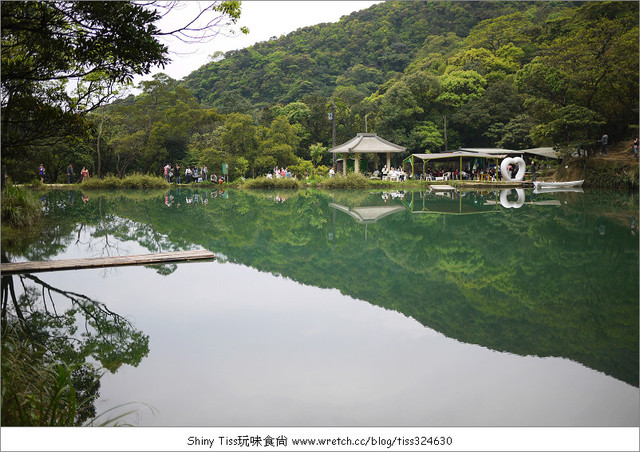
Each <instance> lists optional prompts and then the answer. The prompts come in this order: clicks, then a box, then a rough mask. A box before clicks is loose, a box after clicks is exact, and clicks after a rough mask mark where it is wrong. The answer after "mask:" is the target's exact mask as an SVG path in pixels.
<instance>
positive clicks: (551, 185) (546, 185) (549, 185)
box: [533, 179, 584, 188]
mask: <svg viewBox="0 0 640 452" xmlns="http://www.w3.org/2000/svg"><path fill="white" fill-rule="evenodd" d="M583 182H584V179H583V180H570V181H567V182H545V181H535V182H534V183H533V186H534V187H535V188H569V187H582V183H583Z"/></svg>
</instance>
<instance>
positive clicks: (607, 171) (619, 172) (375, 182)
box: [2, 152, 640, 222]
mask: <svg viewBox="0 0 640 452" xmlns="http://www.w3.org/2000/svg"><path fill="white" fill-rule="evenodd" d="M618 154H620V155H616V154H614V153H613V152H612V153H611V154H610V155H609V156H607V157H608V158H604V157H591V158H585V157H571V158H567V159H564V160H563V161H562V162H560V163H559V164H555V165H554V166H557V167H555V168H554V167H551V168H547V169H543V170H539V171H538V180H547V181H550V180H557V181H568V180H581V179H584V181H585V182H584V186H585V187H587V188H611V189H622V190H624V189H627V190H637V189H638V186H639V179H640V176H639V171H638V161H637V160H635V159H631V161H629V159H628V158H625V157H627V156H626V154H624V153H620V152H619V153H618ZM438 184H447V185H453V186H455V187H460V188H476V187H478V188H486V187H499V188H507V187H525V188H526V187H531V186H532V180H531V177H530V175H529V174H527V176H526V177H525V180H524V181H522V182H507V181H496V182H488V181H477V180H448V181H444V182H436V181H421V180H412V179H409V180H407V181H403V182H391V181H382V180H379V179H370V178H369V177H368V176H366V175H365V174H363V173H352V172H351V173H348V174H347V175H346V176H343V175H342V174H336V175H335V176H334V177H332V178H329V177H328V176H319V177H318V176H316V177H313V178H308V179H306V180H301V179H293V178H268V177H265V176H259V177H256V178H251V179H242V178H241V179H236V180H234V181H231V182H228V183H224V184H220V185H219V184H217V183H213V182H197V183H195V182H194V183H190V184H176V183H171V182H167V181H166V180H165V179H164V178H163V177H162V176H159V175H150V174H132V175H129V176H125V177H123V178H119V177H117V176H113V175H109V176H106V177H103V178H96V177H94V178H91V179H89V180H88V181H84V182H78V183H75V184H47V183H42V182H39V181H34V182H32V183H30V184H19V185H15V187H24V188H32V189H41V188H42V189H44V188H46V189H65V188H70V187H75V188H81V189H86V190H112V189H167V188H171V187H200V188H215V187H232V188H241V189H272V188H278V189H303V188H320V189H323V188H324V189H362V188H379V187H384V188H388V187H394V188H425V187H429V186H431V185H438ZM9 185H10V184H7V186H9ZM12 193H13V192H12ZM9 205H11V202H9ZM8 211H9V210H8ZM2 216H3V222H4V221H5V210H4V189H3V211H2Z"/></svg>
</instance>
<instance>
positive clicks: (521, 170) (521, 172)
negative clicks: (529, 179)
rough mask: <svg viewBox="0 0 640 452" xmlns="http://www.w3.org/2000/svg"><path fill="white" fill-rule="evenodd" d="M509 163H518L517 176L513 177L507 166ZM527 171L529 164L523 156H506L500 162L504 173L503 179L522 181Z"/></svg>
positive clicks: (501, 172) (501, 171) (501, 170)
mask: <svg viewBox="0 0 640 452" xmlns="http://www.w3.org/2000/svg"><path fill="white" fill-rule="evenodd" d="M509 164H514V165H518V174H516V177H514V178H511V174H509V171H507V167H508V166H509ZM526 171H527V164H526V163H524V160H523V159H522V158H521V157H515V158H511V157H509V158H506V159H504V160H503V161H502V163H501V164H500V174H502V179H504V180H506V181H522V180H524V173H525V172H526Z"/></svg>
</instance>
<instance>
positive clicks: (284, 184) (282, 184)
mask: <svg viewBox="0 0 640 452" xmlns="http://www.w3.org/2000/svg"><path fill="white" fill-rule="evenodd" d="M242 186H243V187H246V188H288V189H298V188H302V186H303V184H302V182H300V181H299V180H298V179H288V178H269V177H257V178H255V179H249V180H247V181H245V182H244V184H243V185H242Z"/></svg>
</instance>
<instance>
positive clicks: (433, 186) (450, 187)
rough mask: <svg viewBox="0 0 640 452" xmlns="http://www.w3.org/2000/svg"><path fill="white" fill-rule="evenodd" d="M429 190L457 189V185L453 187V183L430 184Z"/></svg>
mask: <svg viewBox="0 0 640 452" xmlns="http://www.w3.org/2000/svg"><path fill="white" fill-rule="evenodd" d="M429 190H431V191H456V187H452V186H451V185H442V184H440V185H436V184H434V185H430V186H429Z"/></svg>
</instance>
